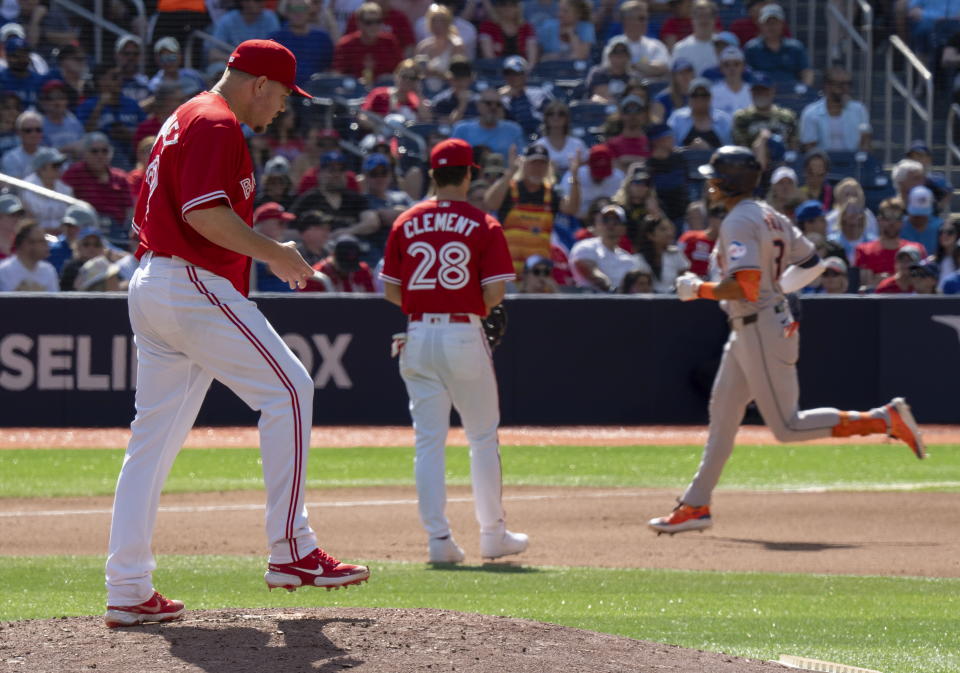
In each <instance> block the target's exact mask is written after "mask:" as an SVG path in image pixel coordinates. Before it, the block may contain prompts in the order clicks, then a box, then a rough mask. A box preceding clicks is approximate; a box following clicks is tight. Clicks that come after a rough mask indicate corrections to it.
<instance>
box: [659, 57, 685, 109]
mask: <svg viewBox="0 0 960 673" xmlns="http://www.w3.org/2000/svg"><path fill="white" fill-rule="evenodd" d="M693 76H694V73H693V64H692V63H691V62H690V61H688V60H687V59H685V58H678V59H675V60H674V61H673V64H672V65H671V66H670V84H668V85H667V88H665V89H664V90H663V91H661V92H660V93H658V94H657V96H656V101H657V102H658V103H660V104H661V105H662V106H663V114H664V118H665V119H669V118H670V115H671V114H672V113H673V111H674V110H676V109H677V108H682V107H683V106H685V105H686V104H687V91H689V90H690V82H692V81H693Z"/></svg>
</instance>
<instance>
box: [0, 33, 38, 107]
mask: <svg viewBox="0 0 960 673" xmlns="http://www.w3.org/2000/svg"><path fill="white" fill-rule="evenodd" d="M3 46H4V49H5V50H6V52H7V67H6V68H3V69H0V91H12V92H14V93H15V94H17V96H19V97H20V100H21V101H23V104H24V105H26V106H32V105H36V103H37V97H38V95H39V93H40V87H41V85H42V84H43V77H41V76H40V75H38V74H37V73H35V72H33V71H32V70H31V69H30V46H29V45H28V44H27V41H26V40H24V39H23V38H22V37H19V36H17V35H14V36H13V37H8V38H7V41H6V42H4V43H3Z"/></svg>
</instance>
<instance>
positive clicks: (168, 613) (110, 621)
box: [103, 591, 185, 629]
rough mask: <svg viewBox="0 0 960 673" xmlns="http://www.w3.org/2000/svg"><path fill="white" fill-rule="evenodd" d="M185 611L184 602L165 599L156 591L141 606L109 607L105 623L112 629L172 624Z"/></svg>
mask: <svg viewBox="0 0 960 673" xmlns="http://www.w3.org/2000/svg"><path fill="white" fill-rule="evenodd" d="M184 610H185V608H184V607H183V602H182V601H174V600H171V599H169V598H164V597H163V596H162V595H161V594H160V592H159V591H154V592H153V596H151V597H150V600H147V601H144V602H143V603H141V604H140V605H108V606H107V613H106V614H105V615H104V616H103V623H104V624H106V625H107V626H109V627H110V628H111V629H112V628H116V627H118V626H136V625H137V624H144V623H146V622H172V621H173V620H175V619H180V617H181V616H182V615H183V612H184Z"/></svg>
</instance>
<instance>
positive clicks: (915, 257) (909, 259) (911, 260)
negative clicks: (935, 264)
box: [873, 244, 923, 294]
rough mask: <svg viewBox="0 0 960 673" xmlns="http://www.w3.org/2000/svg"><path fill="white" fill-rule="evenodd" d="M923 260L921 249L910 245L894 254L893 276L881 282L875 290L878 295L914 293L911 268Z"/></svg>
mask: <svg viewBox="0 0 960 673" xmlns="http://www.w3.org/2000/svg"><path fill="white" fill-rule="evenodd" d="M921 259H923V256H922V253H921V251H920V248H918V247H917V246H916V245H913V244H908V245H905V246H903V247H902V248H900V249H899V250H897V251H896V252H895V253H894V256H893V268H894V272H893V275H892V276H888V277H886V278H883V279H881V280H880V282H878V283H877V285H876V287H875V288H874V290H873V291H874V292H876V293H877V294H907V293H908V292H912V291H913V280H912V279H911V278H910V267H911V266H913V265H914V264H917V263H919V262H920V260H921Z"/></svg>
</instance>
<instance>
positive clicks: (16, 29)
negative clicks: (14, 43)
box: [0, 21, 27, 42]
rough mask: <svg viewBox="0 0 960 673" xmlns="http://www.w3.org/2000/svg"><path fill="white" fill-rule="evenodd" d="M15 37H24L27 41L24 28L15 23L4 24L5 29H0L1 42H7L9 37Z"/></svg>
mask: <svg viewBox="0 0 960 673" xmlns="http://www.w3.org/2000/svg"><path fill="white" fill-rule="evenodd" d="M14 36H16V37H22V38H23V39H24V40H26V39H27V31H25V30H24V29H23V26H21V25H20V24H19V23H16V22H14V21H11V22H10V23H5V24H3V28H0V42H6V41H7V38H8V37H14Z"/></svg>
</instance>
